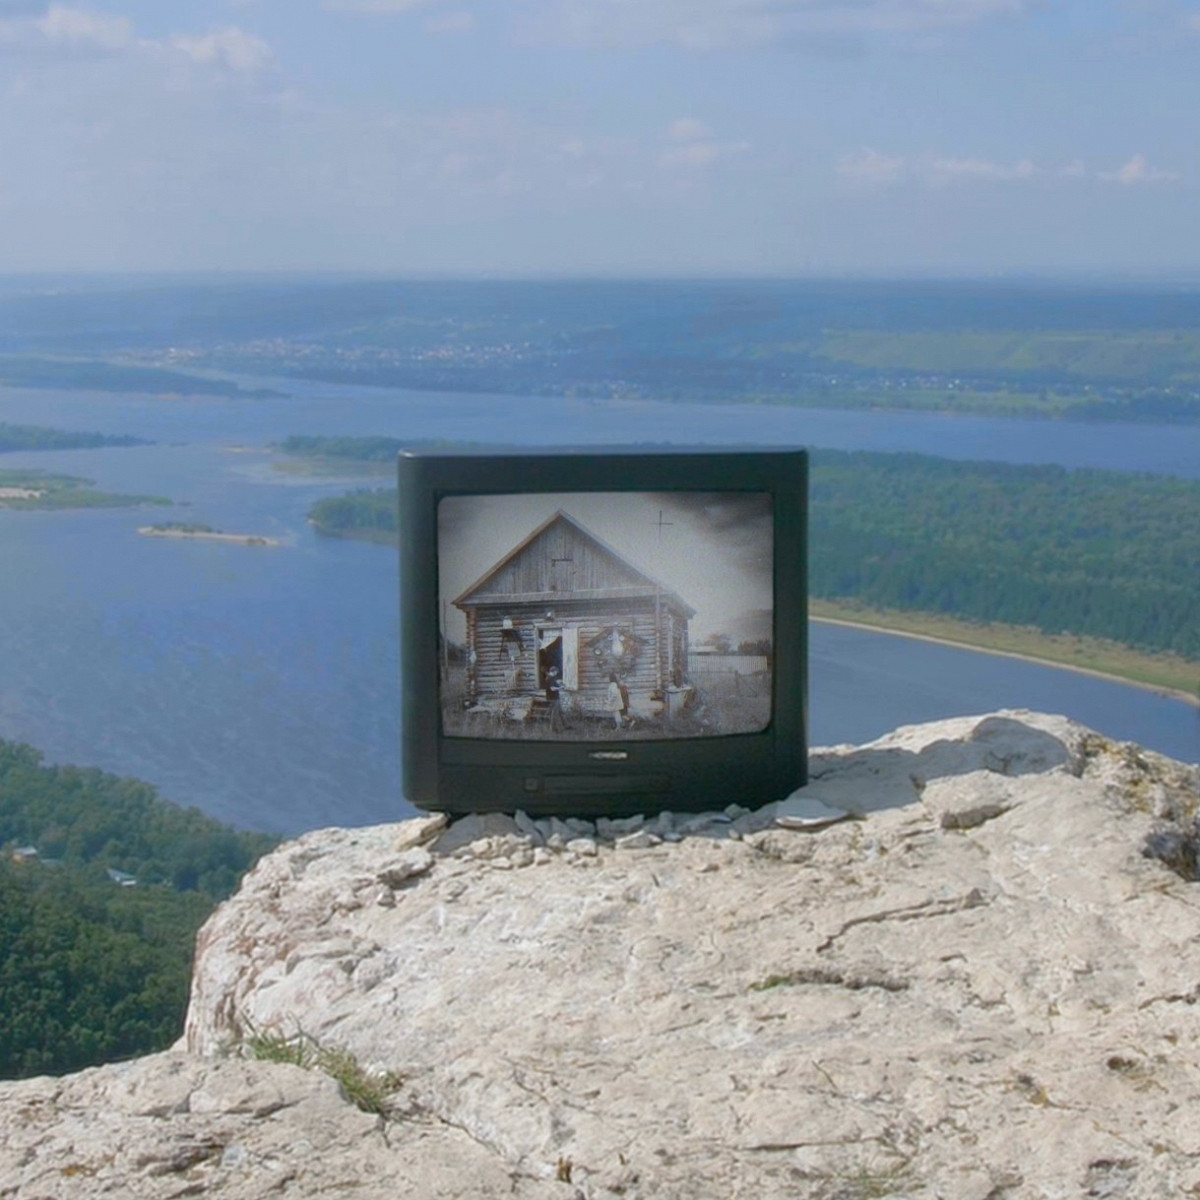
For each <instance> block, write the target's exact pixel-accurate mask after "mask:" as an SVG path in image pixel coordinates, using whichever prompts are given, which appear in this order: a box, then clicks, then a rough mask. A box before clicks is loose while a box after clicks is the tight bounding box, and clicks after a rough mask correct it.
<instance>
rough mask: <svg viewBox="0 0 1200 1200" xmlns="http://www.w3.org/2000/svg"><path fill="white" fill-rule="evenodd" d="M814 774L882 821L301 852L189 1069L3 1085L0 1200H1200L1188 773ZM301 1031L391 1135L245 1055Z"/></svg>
mask: <svg viewBox="0 0 1200 1200" xmlns="http://www.w3.org/2000/svg"><path fill="white" fill-rule="evenodd" d="M812 759H813V772H812V774H813V782H812V784H811V785H810V787H811V789H812V796H817V797H819V799H820V801H821V802H823V803H824V804H825V805H827V806H828V807H829V808H830V809H832V810H834V811H835V813H838V814H846V813H848V814H852V815H854V816H856V817H858V818H860V819H855V820H838V821H836V822H834V823H831V824H828V825H825V826H823V827H821V828H819V829H816V830H815V831H800V830H793V829H787V828H782V827H780V825H779V824H778V823H777V817H778V816H779V815H781V810H780V809H779V808H778V807H776V806H768V808H769V809H770V810H771V817H770V819H769V820H765V821H764V820H763V817H764V815H765V811H764V812H760V813H757V814H756V813H746V812H744V811H739V812H737V813H733V814H729V813H722V814H719V815H718V814H700V815H686V816H680V817H678V818H677V819H675V820H674V821H671V822H670V823H667V822H664V821H662V820H661V819H660V818H657V817H656V818H654V819H652V820H647V821H645V822H641V823H638V825H637V827H636V828H628V829H626V830H624V831H618V830H615V829H613V828H612V827H611V826H606V825H603V824H601V823H600V822H597V823H596V824H595V825H592V824H591V823H583V822H579V821H572V822H561V821H545V822H542V821H539V822H536V823H535V824H536V825H537V828H538V831H539V832H540V833H541V834H542V836H543V837H544V838H545V839H546V846H544V847H543V846H540V845H537V844H536V839H535V838H534V836H533V834H532V833H531V831H530V830H529V829H528V828H526V827H523V823H518V822H516V821H513V822H512V823H511V828H510V827H507V826H503V822H500V823H499V824H497V822H495V821H494V820H493V819H492V818H491V817H488V818H482V819H481V820H480V821H479V822H477V823H476V824H475V825H474V826H468V827H467V829H466V830H465V831H462V830H460V827H461V826H462V825H463V824H464V823H463V822H461V821H460V822H455V823H454V824H453V825H452V826H451V827H450V829H449V830H446V831H444V832H442V833H441V834H440V835H439V837H438V840H437V841H436V842H433V843H431V842H430V841H429V840H428V839H425V840H418V841H417V842H415V843H413V842H406V840H405V839H406V837H408V834H407V833H406V829H407V826H408V825H409V824H411V823H405V824H404V825H400V826H386V827H380V828H378V829H374V830H349V831H345V830H324V831H320V832H319V833H314V834H309V835H307V836H306V837H304V838H301V839H299V840H298V841H296V842H293V843H291V844H289V845H288V846H285V847H282V848H281V849H280V850H278V851H277V852H276V853H275V854H273V855H271V856H269V857H268V858H266V859H264V860H263V862H261V863H260V864H259V866H258V867H257V868H256V869H255V870H254V871H253V872H252V873H251V874H250V875H249V876H248V877H247V878H246V880H245V881H244V883H243V886H242V889H241V891H240V892H239V893H238V895H237V896H236V897H234V898H233V899H232V900H231V901H229V902H228V903H226V904H225V905H223V906H222V907H221V908H220V909H219V910H218V912H217V913H215V914H214V916H213V917H212V919H211V920H210V921H209V923H208V924H207V925H206V926H205V928H204V930H203V931H202V933H201V936H200V939H199V945H198V956H197V966H196V973H195V980H194V983H193V991H192V1002H191V1006H190V1009H189V1014H188V1022H187V1031H186V1043H185V1044H186V1053H185V1052H183V1048H182V1047H181V1049H180V1051H179V1052H176V1053H173V1054H171V1055H165V1056H156V1057H154V1058H150V1059H145V1060H142V1061H141V1062H140V1063H137V1064H125V1065H124V1066H122V1067H106V1068H102V1069H100V1070H99V1071H93V1072H83V1073H81V1074H80V1075H77V1076H72V1077H70V1078H68V1079H67V1080H61V1081H50V1080H35V1081H29V1082H27V1083H22V1084H0V1197H3V1198H4V1200H43V1198H44V1197H48V1198H49V1200H58V1198H59V1197H67V1196H85V1195H86V1196H88V1197H90V1196H93V1195H96V1196H105V1195H113V1196H117V1195H119V1196H121V1197H123V1198H124V1197H128V1198H129V1200H142V1198H143V1197H145V1198H147V1200H158V1197H160V1196H163V1197H165V1196H168V1195H170V1196H175V1195H184V1194H187V1195H198V1196H204V1195H210V1196H214V1197H221V1198H222V1200H241V1197H243V1196H246V1197H249V1196H250V1195H256V1196H257V1195H267V1194H273V1193H272V1189H274V1190H275V1191H278V1192H279V1193H280V1194H284V1195H294V1196H301V1197H307V1196H317V1195H322V1194H330V1195H332V1194H339V1193H340V1192H346V1193H347V1194H353V1195H356V1196H364V1197H368V1198H373V1197H375V1196H380V1197H382V1196H384V1195H387V1196H389V1197H392V1196H406V1195H413V1196H423V1197H424V1196H428V1197H438V1196H446V1197H449V1196H456V1197H459V1196H472V1197H474V1196H480V1197H490V1196H492V1195H497V1196H498V1195H501V1194H503V1195H506V1196H511V1197H515V1198H516V1200H542V1198H543V1197H547V1198H548V1197H556V1198H559V1200H615V1198H617V1197H620V1198H622V1200H675V1198H677V1197H680V1196H688V1197H697V1198H698V1200H708V1198H710V1197H711V1198H714V1200H715V1198H718V1197H719V1198H724V1197H727V1196H745V1197H750V1196H753V1197H755V1198H756V1200H783V1198H784V1197H788V1198H794V1197H811V1198H812V1200H837V1198H842V1197H847V1198H848V1197H865V1196H876V1197H887V1196H892V1197H897V1198H898V1197H907V1198H909V1200H938V1198H944V1200H950V1198H953V1200H1042V1198H1043V1197H1052V1196H1053V1197H1059V1196H1061V1197H1075V1196H1080V1197H1083V1196H1088V1195H1092V1196H1106V1197H1113V1198H1124V1200H1160V1197H1163V1196H1175V1195H1188V1194H1200V1123H1198V1122H1197V1121H1196V1120H1195V1109H1196V1104H1197V1102H1198V1100H1200V1024H1198V1023H1197V1020H1196V1013H1197V1005H1200V937H1198V936H1197V930H1198V928H1200V926H1198V924H1197V912H1198V911H1200V890H1198V889H1200V884H1197V883H1196V882H1192V881H1189V880H1188V879H1185V878H1183V877H1181V875H1180V874H1178V873H1176V871H1175V870H1172V869H1171V867H1170V866H1169V865H1168V864H1167V863H1165V862H1163V861H1160V859H1159V858H1155V857H1153V856H1148V855H1147V853H1146V852H1145V851H1146V848H1147V847H1151V848H1156V849H1161V848H1163V847H1165V848H1166V849H1165V850H1164V851H1163V857H1165V858H1166V859H1168V860H1169V861H1170V862H1171V863H1173V864H1174V865H1175V867H1176V868H1177V869H1178V870H1181V871H1183V872H1184V874H1187V871H1188V863H1189V862H1194V852H1195V847H1196V842H1197V838H1196V831H1195V829H1194V825H1193V822H1194V819H1195V814H1196V810H1197V802H1198V795H1200V779H1198V774H1197V771H1196V769H1195V768H1192V767H1186V766H1184V765H1183V764H1179V763H1174V762H1171V761H1170V760H1167V759H1164V758H1162V757H1160V756H1157V755H1153V754H1150V753H1148V752H1146V751H1143V750H1141V749H1140V748H1138V747H1130V746H1123V745H1120V744H1114V743H1112V742H1109V741H1107V740H1105V739H1103V738H1101V737H1100V736H1098V735H1096V734H1094V733H1092V732H1090V731H1088V730H1086V729H1083V728H1082V727H1080V726H1078V725H1075V724H1073V723H1071V722H1069V721H1067V720H1065V719H1064V718H1061V717H1048V716H1042V715H1039V714H1032V713H1024V712H1005V713H996V714H991V715H989V716H986V717H974V718H962V719H958V720H955V721H947V722H939V723H935V724H931V725H927V726H913V727H909V728H905V729H901V730H897V731H896V732H895V733H894V734H891V735H889V736H888V737H886V738H882V739H880V740H879V741H877V742H874V743H872V744H871V745H868V746H864V747H860V748H854V747H841V748H837V749H834V750H821V751H817V752H814V754H813V756H812ZM807 793H808V789H805V791H804V792H803V793H801V794H800V796H799V798H800V799H803V800H804V801H805V803H808V802H809V801H810V800H811V798H812V796H809V795H808V794H807ZM790 803H792V801H791V800H789V801H785V802H784V806H783V808H782V815H786V814H787V812H788V811H789V809H788V807H787V805H788V804H790ZM805 811H807V810H805ZM793 815H795V814H794V811H793ZM816 815H818V816H819V815H820V814H816ZM466 820H468V821H469V820H471V819H470V818H467V819H466ZM760 821H762V823H761V824H759V822H760ZM455 830H460V837H459V839H458V840H457V841H456V840H454V839H449V840H444V839H447V838H448V835H449V834H453V833H454V832H455ZM462 832H466V833H470V834H471V836H470V837H462V836H461V833H462ZM614 833H615V834H617V838H616V839H615V840H614V838H613V837H612V836H606V835H612V834H614ZM668 835H670V837H672V838H678V839H679V840H678V841H671V840H667V838H668ZM730 835H736V836H730ZM630 838H632V839H636V841H635V842H633V843H629V842H626V843H625V844H622V842H623V840H624V839H630ZM657 839H663V840H657ZM518 842H519V844H520V845H522V846H524V847H525V849H526V851H527V852H528V854H529V858H530V863H531V864H536V866H535V867H534V868H533V869H529V870H517V869H508V870H504V869H497V864H498V863H499V862H500V860H501V859H503V860H504V861H506V862H508V864H509V866H510V867H513V866H515V865H516V864H515V863H514V862H513V860H512V859H511V858H509V856H508V854H507V853H505V854H501V855H500V856H499V857H489V855H491V852H492V850H494V849H496V848H497V847H500V846H503V847H508V849H510V850H511V849H512V848H513V847H514V846H515V845H516V844H517V843H518ZM633 844H636V845H637V846H638V847H639V848H638V849H637V850H636V853H634V852H631V851H630V850H629V849H628V848H627V847H628V846H629V845H633ZM476 846H480V847H482V848H483V852H482V853H477V852H476V850H475V849H474V847H476ZM398 847H399V849H398ZM1172 847H1173V849H1172ZM414 849H421V850H423V851H425V852H426V853H428V854H429V856H430V861H429V865H428V866H427V867H426V868H425V869H424V870H423V871H421V872H419V873H417V874H414V875H411V876H409V877H406V878H405V879H403V880H402V881H401V886H400V887H399V888H397V889H395V890H392V889H387V890H388V892H389V894H390V895H391V896H392V897H393V903H392V905H391V906H390V907H388V906H386V905H384V904H382V903H375V902H372V897H373V894H374V891H375V890H378V889H379V887H380V883H379V882H378V879H379V876H380V873H381V872H382V871H384V870H385V869H386V868H387V866H388V864H392V863H394V862H395V861H396V858H397V855H398V854H400V855H401V856H402V855H404V854H408V853H412V851H413V850H414ZM1189 854H1192V855H1193V858H1190V859H1189V857H1188V855H1189ZM581 867H587V868H588V869H586V870H581V869H580V868H581ZM347 897H350V898H351V899H353V898H355V897H363V898H364V902H362V903H358V904H356V905H350V904H348V903H346V898H347ZM297 1027H300V1028H303V1029H304V1030H305V1031H306V1032H307V1033H308V1034H310V1035H311V1036H313V1037H316V1038H317V1039H319V1040H320V1041H322V1042H324V1043H325V1044H327V1045H331V1046H337V1047H344V1048H346V1049H348V1050H350V1051H352V1052H353V1054H354V1055H356V1056H357V1057H358V1059H359V1060H360V1061H361V1062H362V1063H364V1064H365V1065H368V1066H370V1067H371V1068H373V1069H379V1070H388V1071H393V1072H398V1073H399V1074H400V1075H401V1076H403V1079H404V1084H403V1086H402V1088H401V1090H400V1092H399V1093H398V1094H397V1097H396V1100H395V1105H394V1108H393V1110H392V1113H391V1116H390V1118H389V1119H388V1120H386V1121H381V1120H380V1119H378V1118H374V1117H370V1118H369V1117H366V1116H365V1115H364V1114H361V1113H359V1112H358V1111H357V1110H356V1109H354V1108H352V1107H351V1106H350V1105H349V1104H348V1103H347V1102H346V1101H345V1100H344V1099H343V1098H342V1097H341V1095H340V1094H339V1093H338V1090H337V1088H336V1086H334V1085H333V1084H332V1083H331V1081H329V1080H326V1079H324V1078H323V1077H320V1076H317V1075H312V1074H307V1075H306V1074H303V1073H301V1072H299V1071H298V1070H296V1069H294V1068H283V1067H277V1066H271V1065H269V1064H263V1063H248V1062H242V1061H239V1060H238V1059H236V1058H230V1057H229V1056H230V1055H231V1054H233V1053H236V1050H237V1047H238V1046H239V1044H240V1043H242V1042H243V1041H244V1039H245V1037H246V1035H247V1033H248V1032H249V1031H250V1030H252V1029H253V1030H260V1031H271V1030H277V1031H281V1032H285V1033H286V1032H291V1031H293V1030H295V1029H296V1028H297ZM131 1081H132V1082H131ZM114 1097H116V1099H114ZM121 1097H124V1099H121ZM130 1097H132V1099H131V1098H130ZM125 1147H128V1149H125ZM289 1172H290V1174H289ZM251 1179H252V1180H253V1181H254V1184H255V1185H256V1186H257V1191H251V1190H250V1183H249V1182H247V1181H248V1180H251ZM72 1188H73V1189H74V1190H73V1191H72V1190H71V1189H72ZM239 1189H240V1190H239Z"/></svg>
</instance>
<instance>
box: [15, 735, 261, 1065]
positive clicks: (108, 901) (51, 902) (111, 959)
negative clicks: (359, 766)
mask: <svg viewBox="0 0 1200 1200" xmlns="http://www.w3.org/2000/svg"><path fill="white" fill-rule="evenodd" d="M276 843H277V839H275V838H273V837H271V836H268V835H265V834H259V833H245V832H240V831H238V830H235V829H233V828H231V827H229V826H225V825H222V824H220V823H219V822H217V821H214V820H212V819H211V818H209V817H206V816H204V815H203V814H202V813H201V812H199V811H198V810H196V809H183V808H179V807H177V806H176V805H173V804H171V803H169V802H168V801H166V800H164V799H162V798H161V797H160V796H159V795H158V793H157V792H156V791H155V789H154V788H153V787H151V786H150V785H149V784H146V783H142V782H140V781H138V780H134V779H122V778H119V777H117V776H114V775H109V774H106V773H104V772H102V771H98V770H95V769H88V768H79V767H70V766H47V765H46V764H45V763H44V762H43V760H42V757H41V755H40V754H39V753H38V751H36V750H35V749H33V747H31V746H26V745H23V744H21V743H16V742H8V741H4V740H0V849H2V850H3V853H2V854H0V945H3V947H4V955H3V956H2V957H0V1077H2V1078H13V1077H23V1076H28V1075H36V1074H42V1073H60V1072H64V1071H71V1070H77V1069H79V1068H81V1067H85V1066H90V1065H93V1064H95V1063H99V1062H105V1061H110V1060H112V1059H116V1058H123V1057H127V1056H131V1055H136V1054H142V1053H146V1052H149V1051H152V1050H158V1049H163V1048H165V1047H166V1046H168V1045H170V1044H171V1042H173V1041H174V1040H175V1039H176V1038H177V1037H178V1036H179V1034H180V1032H181V1031H182V1027H183V1017H184V1013H185V1011H186V1007H187V994H188V986H189V981H190V976H191V965H192V949H193V944H194V941H195V936H196V932H197V930H198V929H199V928H200V925H201V924H202V923H203V921H204V920H205V918H206V917H207V916H208V914H209V913H210V912H211V911H212V909H213V907H214V905H215V904H216V903H217V901H218V900H221V899H223V898H224V897H226V896H228V895H230V894H231V893H232V892H233V890H234V889H235V888H236V886H237V884H238V881H239V880H240V879H241V877H242V875H243V874H244V873H245V872H246V870H248V869H249V867H250V866H252V865H253V864H254V862H255V861H256V860H257V859H258V858H259V856H260V855H262V854H263V853H265V852H266V851H267V850H269V849H271V848H272V847H273V846H274V845H275V844H276Z"/></svg>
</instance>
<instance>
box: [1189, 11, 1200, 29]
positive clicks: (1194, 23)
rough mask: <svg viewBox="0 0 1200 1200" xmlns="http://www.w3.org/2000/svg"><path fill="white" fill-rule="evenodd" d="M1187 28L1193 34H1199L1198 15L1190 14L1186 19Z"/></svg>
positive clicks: (1199, 15)
mask: <svg viewBox="0 0 1200 1200" xmlns="http://www.w3.org/2000/svg"><path fill="white" fill-rule="evenodd" d="M1187 27H1188V28H1189V29H1190V30H1191V31H1192V32H1193V33H1200V13H1192V15H1191V16H1190V17H1188V19H1187Z"/></svg>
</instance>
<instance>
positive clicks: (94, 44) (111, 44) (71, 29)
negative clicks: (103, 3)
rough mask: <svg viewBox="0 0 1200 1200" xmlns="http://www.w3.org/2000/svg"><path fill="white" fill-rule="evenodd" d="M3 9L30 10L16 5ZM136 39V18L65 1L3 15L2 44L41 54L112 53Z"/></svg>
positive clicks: (0, 33)
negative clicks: (29, 11) (21, 13)
mask: <svg viewBox="0 0 1200 1200" xmlns="http://www.w3.org/2000/svg"><path fill="white" fill-rule="evenodd" d="M40 7H41V6H39V8H40ZM0 11H15V12H27V10H25V9H24V7H23V6H17V5H9V6H7V7H6V8H5V9H0ZM133 41H134V27H133V22H132V21H130V20H129V19H128V18H126V17H114V16H110V15H108V14H106V13H94V12H89V11H88V10H86V9H82V8H73V7H71V6H69V5H66V4H52V5H51V6H50V7H49V9H47V10H45V11H44V12H38V13H36V14H35V13H28V14H27V15H18V16H9V17H0V46H8V47H12V48H14V49H18V50H22V51H33V52H36V53H38V54H39V56H46V55H49V56H55V55H72V56H77V55H79V54H80V53H84V54H89V55H95V54H97V53H99V54H111V53H115V52H119V51H121V50H124V49H125V48H126V47H128V46H130V45H131V44H132V43H133Z"/></svg>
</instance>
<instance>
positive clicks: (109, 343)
mask: <svg viewBox="0 0 1200 1200" xmlns="http://www.w3.org/2000/svg"><path fill="white" fill-rule="evenodd" d="M222 374H223V376H224V377H222ZM246 375H251V376H253V375H260V376H262V375H266V376H275V377H289V376H290V377H292V378H297V379H311V380H320V381H325V382H333V383H348V384H349V383H353V384H362V385H374V386H388V387H403V388H414V389H421V390H435V391H438V390H440V391H466V392H476V393H486V392H495V393H507V394H545V395H564V396H574V397H576V398H580V399H585V400H586V399H588V398H612V397H625V398H629V397H640V398H651V399H655V400H687V401H691V402H718V401H726V402H747V403H750V402H753V403H770V404H794V405H806V406H820V407H852V408H890V409H906V410H921V411H949V412H973V413H990V414H994V415H998V416H1017V415H1019V416H1026V417H1028V416H1042V417H1047V418H1068V419H1075V420H1124V421H1155V422H1164V421H1167V422H1170V421H1177V422H1178V421H1186V422H1192V421H1200V288H1186V287H1174V288H1171V287H1166V286H1162V287H1158V288H1151V287H1134V286H1127V287H1116V286H1091V287H1085V286H1082V285H1068V284H1062V283H1035V282H964V281H956V282H950V281H908V282H904V281H820V280H808V281H788V280H707V281H705V280H696V281H679V280H674V281H672V280H659V281H655V280H641V281H542V282H532V281H486V282H479V281H475V282H465V281H426V282H420V281H387V280H362V279H358V280H355V279H332V280H331V279H325V280H319V279H289V278H285V277H280V278H276V279H265V280H264V279H258V280H246V281H242V282H236V281H222V282H212V281H210V282H207V283H194V282H191V283H189V282H182V281H180V282H171V281H161V280H160V281H156V282H153V283H146V284H144V285H141V286H137V285H135V284H134V283H132V282H130V281H125V282H122V283H120V284H118V283H116V282H113V283H111V284H109V285H108V287H107V290H106V287H105V284H104V283H103V281H89V282H87V283H86V285H85V284H84V283H82V282H81V283H80V285H79V286H78V287H77V288H74V289H72V288H71V287H69V286H68V287H59V288H58V289H56V290H55V291H54V292H53V293H52V294H51V293H35V292H33V291H24V292H22V291H20V290H16V291H13V292H10V293H8V294H0V381H7V382H10V383H19V384H20V385H21V386H37V387H58V386H74V387H102V388H106V389H109V390H124V391H153V392H166V393H178V394H187V393H189V392H196V393H200V392H206V393H210V394H221V395H230V396H238V395H244V396H255V395H262V394H277V393H271V392H270V391H269V390H266V391H264V390H256V389H252V388H245V386H244V385H243V384H241V383H239V382H235V381H234V379H232V378H230V376H246Z"/></svg>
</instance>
